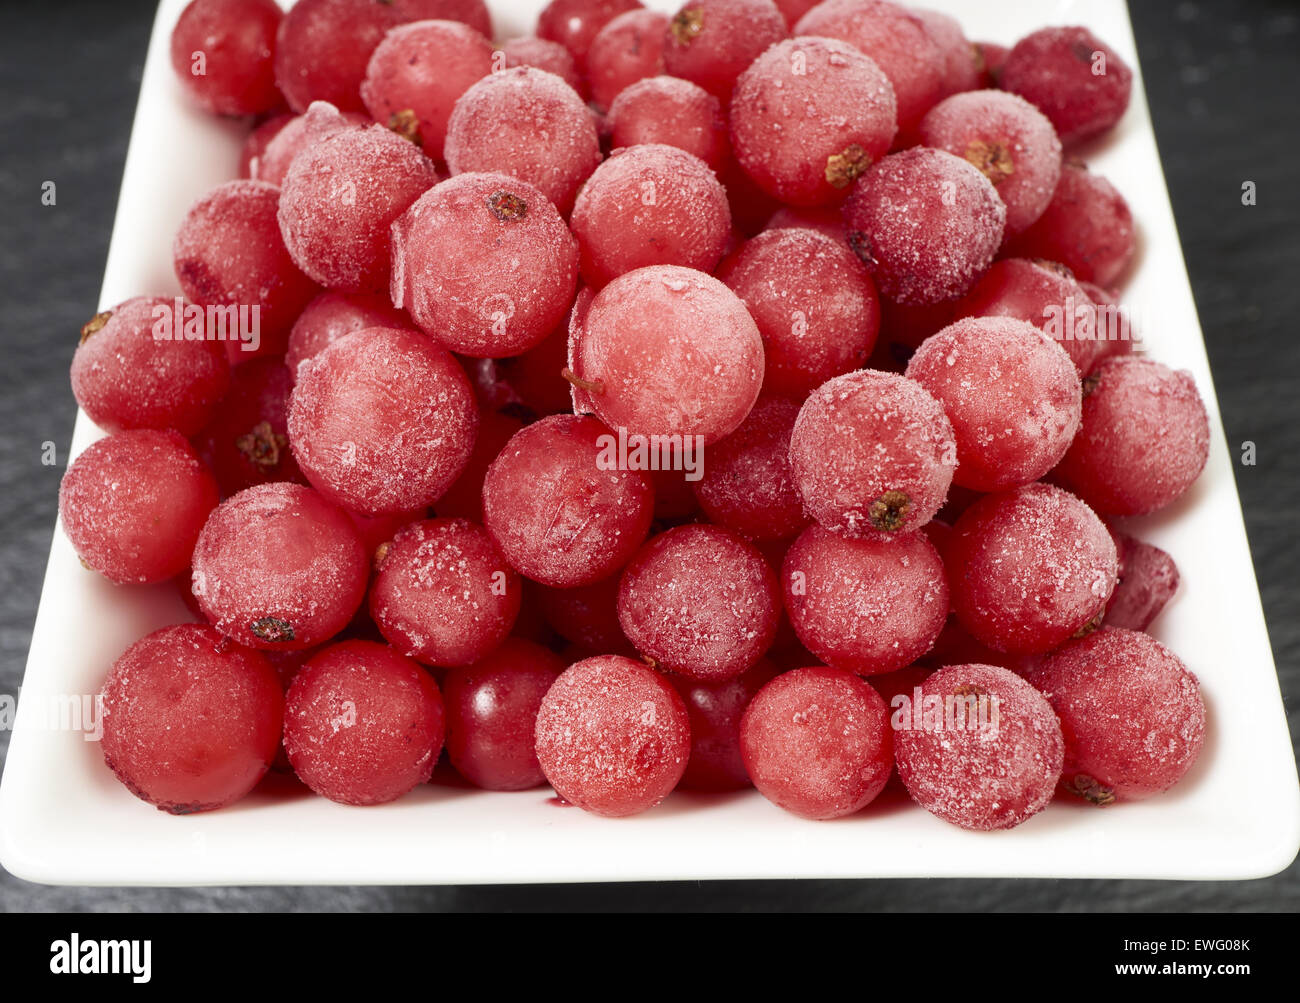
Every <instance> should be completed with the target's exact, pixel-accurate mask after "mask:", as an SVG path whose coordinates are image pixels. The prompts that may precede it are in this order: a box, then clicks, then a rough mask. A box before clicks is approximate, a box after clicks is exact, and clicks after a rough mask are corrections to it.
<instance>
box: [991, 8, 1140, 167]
mask: <svg viewBox="0 0 1300 1003" xmlns="http://www.w3.org/2000/svg"><path fill="white" fill-rule="evenodd" d="M998 83H999V85H1000V86H1001V87H1002V89H1003V90H1007V91H1011V92H1012V93H1013V94H1019V95H1020V96H1021V97H1023V98H1025V99H1026V100H1028V101H1030V102H1032V103H1033V104H1035V105H1037V106H1038V108H1039V109H1040V110H1041V111H1042V112H1043V114H1044V115H1046V116H1047V117H1048V118H1050V119H1051V120H1052V124H1053V125H1054V126H1056V131H1057V132H1058V133H1060V134H1061V142H1063V143H1065V144H1066V145H1067V146H1072V145H1074V144H1077V143H1080V142H1082V141H1083V140H1085V139H1091V138H1092V137H1093V136H1098V135H1100V134H1101V133H1103V132H1105V131H1106V130H1108V129H1110V128H1112V127H1113V126H1114V125H1115V123H1116V122H1118V121H1119V120H1120V118H1121V117H1122V116H1123V114H1124V109H1125V108H1127V107H1128V99H1129V92H1130V91H1131V90H1132V89H1133V71H1132V70H1130V69H1129V68H1128V64H1126V63H1125V62H1124V60H1122V59H1120V57H1119V56H1118V55H1117V54H1116V53H1115V50H1114V49H1112V48H1110V47H1109V46H1107V45H1106V44H1105V43H1103V42H1102V41H1101V40H1100V39H1099V38H1097V36H1096V35H1094V34H1093V33H1092V32H1090V31H1089V30H1088V29H1087V28H1077V27H1068V28H1041V29H1039V30H1038V31H1035V32H1034V33H1033V34H1031V35H1026V36H1025V37H1024V38H1022V39H1021V40H1020V41H1019V42H1017V43H1016V44H1015V45H1014V46H1013V47H1012V49H1011V51H1010V52H1009V53H1008V54H1007V58H1006V61H1005V62H1004V63H1003V64H1002V70H1001V73H1000V75H999V77H998Z"/></svg>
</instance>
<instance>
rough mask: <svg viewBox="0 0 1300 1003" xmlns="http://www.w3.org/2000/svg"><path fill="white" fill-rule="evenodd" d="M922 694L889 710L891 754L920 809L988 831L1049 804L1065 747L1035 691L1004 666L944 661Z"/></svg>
mask: <svg viewBox="0 0 1300 1003" xmlns="http://www.w3.org/2000/svg"><path fill="white" fill-rule="evenodd" d="M921 696H922V704H923V706H922V707H921V708H917V707H916V706H915V704H912V703H909V704H908V705H906V706H905V707H903V708H901V709H900V710H896V711H895V714H894V720H895V721H897V722H899V724H900V726H898V727H896V728H895V731H894V750H895V751H894V755H895V759H896V761H897V764H898V775H899V778H900V779H901V780H902V781H903V785H904V786H905V787H906V788H907V790H908V793H909V794H911V795H912V797H913V798H914V799H915V800H916V801H917V802H918V803H919V804H920V805H921V807H922V808H924V809H925V810H926V811H928V812H930V814H932V815H935V816H937V817H939V818H941V819H943V820H944V821H945V822H949V823H951V824H952V825H958V826H961V827H962V828H963V829H971V830H974V831H977V832H988V831H992V830H997V829H1010V828H1013V827H1014V826H1017V825H1020V824H1021V823H1022V822H1024V821H1026V820H1027V819H1029V818H1030V817H1032V816H1033V815H1036V814H1037V813H1038V812H1040V811H1042V810H1043V808H1045V807H1047V804H1048V803H1049V802H1050V801H1051V800H1052V794H1053V792H1054V791H1055V789H1056V783H1057V780H1058V779H1059V778H1060V776H1061V767H1062V764H1063V759H1064V750H1065V746H1064V741H1063V740H1062V737H1061V725H1060V724H1059V723H1058V721H1057V719H1056V715H1055V714H1054V713H1053V712H1052V708H1051V706H1050V705H1049V704H1048V702H1047V701H1046V700H1045V699H1044V698H1043V695H1042V694H1041V693H1039V692H1038V691H1037V690H1036V689H1034V687H1032V686H1030V685H1029V683H1027V682H1025V681H1024V680H1023V679H1021V678H1020V677H1019V676H1017V675H1016V674H1015V673H1014V672H1011V671H1010V670H1008V669H1003V668H999V667H996V666H992V665H950V666H947V667H946V668H942V669H940V670H939V671H937V672H935V673H934V674H933V675H931V676H929V677H928V678H927V679H926V680H925V682H923V683H922V684H921ZM925 705H930V706H925Z"/></svg>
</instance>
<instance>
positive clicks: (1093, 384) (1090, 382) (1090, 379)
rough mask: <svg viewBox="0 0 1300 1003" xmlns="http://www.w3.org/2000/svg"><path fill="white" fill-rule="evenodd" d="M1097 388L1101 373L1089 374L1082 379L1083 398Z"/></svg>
mask: <svg viewBox="0 0 1300 1003" xmlns="http://www.w3.org/2000/svg"><path fill="white" fill-rule="evenodd" d="M1099 386H1101V373H1089V374H1088V375H1087V376H1085V377H1084V378H1083V396H1085V397H1087V396H1088V395H1089V394H1090V393H1092V392H1093V391H1094V390H1096V389H1097V388H1098V387H1099Z"/></svg>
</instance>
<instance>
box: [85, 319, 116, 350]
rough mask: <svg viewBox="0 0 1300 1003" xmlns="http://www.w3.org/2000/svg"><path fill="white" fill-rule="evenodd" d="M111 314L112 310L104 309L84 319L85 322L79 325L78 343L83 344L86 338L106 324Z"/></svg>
mask: <svg viewBox="0 0 1300 1003" xmlns="http://www.w3.org/2000/svg"><path fill="white" fill-rule="evenodd" d="M112 316H113V311H112V310H105V311H104V312H103V313H97V314H95V316H93V317H91V318H90V320H88V321H86V323H85V324H83V325H82V327H81V341H80V342H79V344H82V345H84V344H85V343H86V339H87V338H89V337H90V336H91V335H92V334H94V333H95V332H96V331H98V330H99V329H100V328H102V327H103V326H104V325H105V324H107V323H108V322H109V320H110V319H111V318H112Z"/></svg>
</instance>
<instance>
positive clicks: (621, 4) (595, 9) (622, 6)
mask: <svg viewBox="0 0 1300 1003" xmlns="http://www.w3.org/2000/svg"><path fill="white" fill-rule="evenodd" d="M640 7H641V0H551V2H550V3H548V4H547V5H546V6H545V7H543V8H542V12H541V14H539V15H538V17H537V34H538V35H540V36H541V37H542V38H549V39H550V40H551V41H552V42H559V43H560V44H561V45H563V46H564V47H565V48H566V49H568V50H569V54H570V55H571V56H573V61H574V63H576V64H577V66H578V71H579V72H580V73H587V72H588V69H589V67H588V56H589V52H590V49H591V46H592V42H593V40H594V39H595V37H596V36H597V35H598V34H599V33H600V31H601V29H602V28H604V27H605V25H607V24H609V22H610V21H612V20H613V19H614V18H615V17H617V16H618V15H620V14H623V13H626V12H627V11H630V10H638V9H640Z"/></svg>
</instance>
